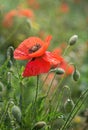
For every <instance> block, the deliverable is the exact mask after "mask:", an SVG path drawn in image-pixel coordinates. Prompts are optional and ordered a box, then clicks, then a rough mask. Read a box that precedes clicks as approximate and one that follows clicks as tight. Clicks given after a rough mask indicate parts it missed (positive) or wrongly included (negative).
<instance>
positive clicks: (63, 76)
mask: <svg viewBox="0 0 88 130" xmlns="http://www.w3.org/2000/svg"><path fill="white" fill-rule="evenodd" d="M64 78H65V74H64V76H63V77H62V79H61V80H60V82H59V84H58V86H57V88H56V90H55V91H54V94H53V96H52V97H51V100H53V99H54V97H55V95H56V93H57V91H58V88H59V86H60V85H61V83H62V82H63V80H64Z"/></svg>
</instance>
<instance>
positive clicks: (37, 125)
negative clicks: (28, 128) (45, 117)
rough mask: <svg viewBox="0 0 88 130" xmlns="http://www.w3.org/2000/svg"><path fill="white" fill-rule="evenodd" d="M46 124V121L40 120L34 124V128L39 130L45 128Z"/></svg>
mask: <svg viewBox="0 0 88 130" xmlns="http://www.w3.org/2000/svg"><path fill="white" fill-rule="evenodd" d="M45 125H46V122H44V121H39V122H37V123H36V124H35V125H34V127H33V130H39V129H41V128H43V127H44V126H45Z"/></svg>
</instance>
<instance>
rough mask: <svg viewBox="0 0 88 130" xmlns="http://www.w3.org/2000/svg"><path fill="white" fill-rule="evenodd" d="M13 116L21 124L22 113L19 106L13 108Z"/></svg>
mask: <svg viewBox="0 0 88 130" xmlns="http://www.w3.org/2000/svg"><path fill="white" fill-rule="evenodd" d="M12 115H13V116H14V118H15V119H16V121H17V122H19V123H20V122H21V117H22V113H21V110H20V108H19V107H18V106H16V105H14V106H13V107H12Z"/></svg>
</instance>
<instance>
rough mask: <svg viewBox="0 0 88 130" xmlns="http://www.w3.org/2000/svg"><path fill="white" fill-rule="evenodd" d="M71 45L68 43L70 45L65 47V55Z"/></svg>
mask: <svg viewBox="0 0 88 130" xmlns="http://www.w3.org/2000/svg"><path fill="white" fill-rule="evenodd" d="M69 47H70V45H68V46H67V47H66V49H65V51H64V53H63V56H65V54H66V52H67V51H68V49H69Z"/></svg>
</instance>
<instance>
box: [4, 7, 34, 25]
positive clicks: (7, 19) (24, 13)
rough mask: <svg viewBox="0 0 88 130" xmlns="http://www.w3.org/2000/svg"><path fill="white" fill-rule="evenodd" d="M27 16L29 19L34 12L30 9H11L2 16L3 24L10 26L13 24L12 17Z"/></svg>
mask: <svg viewBox="0 0 88 130" xmlns="http://www.w3.org/2000/svg"><path fill="white" fill-rule="evenodd" d="M15 16H16V17H27V18H29V19H31V20H33V19H34V13H33V11H32V10H31V9H20V8H18V9H17V10H11V11H9V12H8V13H6V15H5V16H4V19H3V26H4V27H11V26H12V25H13V20H14V17H15Z"/></svg>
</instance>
